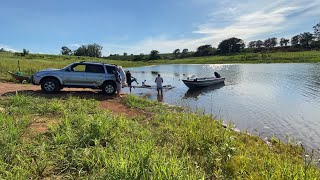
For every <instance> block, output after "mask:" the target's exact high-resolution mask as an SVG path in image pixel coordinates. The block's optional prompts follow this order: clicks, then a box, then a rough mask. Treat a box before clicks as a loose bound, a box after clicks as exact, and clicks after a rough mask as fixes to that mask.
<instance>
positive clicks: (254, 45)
mask: <svg viewBox="0 0 320 180" xmlns="http://www.w3.org/2000/svg"><path fill="white" fill-rule="evenodd" d="M256 44H257V41H250V42H249V44H248V48H251V49H252V48H255V47H256Z"/></svg>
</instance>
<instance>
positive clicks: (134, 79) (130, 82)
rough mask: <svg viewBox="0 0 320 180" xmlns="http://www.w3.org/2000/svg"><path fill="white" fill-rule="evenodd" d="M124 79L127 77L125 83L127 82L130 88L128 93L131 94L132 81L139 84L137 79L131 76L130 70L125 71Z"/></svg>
mask: <svg viewBox="0 0 320 180" xmlns="http://www.w3.org/2000/svg"><path fill="white" fill-rule="evenodd" d="M126 79H127V84H128V87H129V88H130V94H131V89H132V82H134V81H135V82H136V83H137V84H139V83H138V81H137V79H136V78H134V77H132V76H131V73H130V71H127V73H126Z"/></svg>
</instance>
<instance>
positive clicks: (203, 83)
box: [182, 78, 225, 88]
mask: <svg viewBox="0 0 320 180" xmlns="http://www.w3.org/2000/svg"><path fill="white" fill-rule="evenodd" d="M224 80H225V78H209V79H205V78H199V79H197V80H196V79H192V80H182V81H183V82H184V84H185V85H186V86H188V87H189V88H200V87H207V86H211V85H215V84H220V83H224Z"/></svg>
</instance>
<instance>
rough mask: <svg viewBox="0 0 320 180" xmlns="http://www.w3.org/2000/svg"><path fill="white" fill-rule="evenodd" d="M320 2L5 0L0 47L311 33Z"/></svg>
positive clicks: (161, 43) (110, 45)
mask: <svg viewBox="0 0 320 180" xmlns="http://www.w3.org/2000/svg"><path fill="white" fill-rule="evenodd" d="M319 17H320V0H277V1H268V0H260V1H254V0H238V1H234V0H233V1H232V0H220V1H216V0H161V1H155V0H109V1H103V0H94V1H87V0H86V1H83V0H68V1H66V0H55V1H46V0H29V1H25V0H10V1H9V0H5V1H2V2H1V5H0V48H1V47H3V48H6V49H10V50H13V51H21V50H22V49H23V48H26V49H28V50H30V52H32V53H49V54H59V53H60V48H61V47H62V46H68V47H69V48H70V49H76V48H77V47H79V46H80V45H82V44H89V43H98V44H100V45H102V46H103V47H104V48H103V54H104V55H106V56H107V55H109V54H111V53H112V54H114V53H118V54H123V52H127V53H129V54H131V53H133V54H139V53H149V52H150V51H151V50H152V49H156V50H159V51H160V53H167V52H172V51H173V50H174V49H176V48H180V49H183V48H188V49H189V50H190V51H194V50H195V49H196V48H197V47H198V46H200V45H203V44H212V45H213V46H217V45H218V44H219V42H221V40H223V39H226V38H229V37H234V36H235V37H238V38H242V39H244V40H245V41H246V42H248V41H250V40H257V39H262V40H263V39H265V38H269V37H278V38H281V37H287V38H289V37H291V36H293V35H295V34H298V33H301V32H312V31H313V29H312V27H313V26H314V25H315V24H317V23H318V22H320V18H319Z"/></svg>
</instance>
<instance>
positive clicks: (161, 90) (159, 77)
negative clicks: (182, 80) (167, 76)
mask: <svg viewBox="0 0 320 180" xmlns="http://www.w3.org/2000/svg"><path fill="white" fill-rule="evenodd" d="M154 82H155V83H157V91H158V94H159V92H161V95H163V87H162V83H163V78H162V77H161V76H160V74H158V77H156V80H155V81H154Z"/></svg>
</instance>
